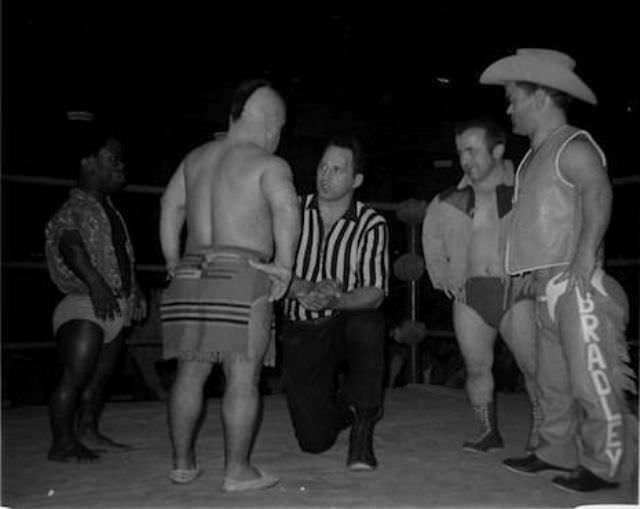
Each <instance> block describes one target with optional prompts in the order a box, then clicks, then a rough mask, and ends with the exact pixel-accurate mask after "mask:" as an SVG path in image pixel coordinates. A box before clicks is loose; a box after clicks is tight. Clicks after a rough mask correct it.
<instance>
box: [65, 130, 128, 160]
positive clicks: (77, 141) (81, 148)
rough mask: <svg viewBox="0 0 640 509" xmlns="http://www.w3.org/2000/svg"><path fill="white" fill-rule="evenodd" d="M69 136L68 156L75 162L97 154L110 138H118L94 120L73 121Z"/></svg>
mask: <svg viewBox="0 0 640 509" xmlns="http://www.w3.org/2000/svg"><path fill="white" fill-rule="evenodd" d="M73 124H74V125H73V126H72V127H71V128H70V136H69V157H70V158H71V159H72V160H73V161H74V162H76V163H80V161H81V160H82V159H84V158H86V157H92V156H97V155H98V153H99V152H100V150H101V149H102V148H103V147H105V146H106V145H107V141H109V140H110V139H119V138H118V137H117V136H116V135H114V133H113V132H111V130H109V129H108V128H106V127H105V126H103V125H100V124H96V123H94V122H80V121H73Z"/></svg>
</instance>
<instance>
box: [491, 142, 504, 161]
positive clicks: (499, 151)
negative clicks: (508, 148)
mask: <svg viewBox="0 0 640 509" xmlns="http://www.w3.org/2000/svg"><path fill="white" fill-rule="evenodd" d="M504 150H505V149H504V144H502V143H498V144H497V145H496V146H495V147H493V150H492V151H491V157H493V158H494V159H502V156H504Z"/></svg>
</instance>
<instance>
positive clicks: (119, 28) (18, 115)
mask: <svg viewBox="0 0 640 509" xmlns="http://www.w3.org/2000/svg"><path fill="white" fill-rule="evenodd" d="M221 4H222V2H184V1H183V2H165V3H161V2H154V3H151V2H131V1H130V2H102V1H86V2H30V1H19V2H18V1H13V2H3V3H2V168H3V170H2V171H3V174H11V175H31V176H46V177H54V178H74V177H75V176H76V171H77V169H76V168H75V167H74V166H72V165H69V164H67V163H66V161H65V160H64V158H63V154H64V151H65V148H66V143H67V140H68V138H67V131H68V127H69V121H68V120H67V118H66V112H67V111H70V110H87V111H91V112H92V113H93V114H94V115H95V118H96V119H97V120H98V121H101V122H103V123H108V124H110V125H111V126H113V128H114V129H115V130H116V131H117V132H119V133H121V135H122V138H123V139H124V141H125V150H126V153H125V157H126V161H125V162H126V164H127V167H126V170H127V172H128V181H129V182H130V183H132V184H146V185H153V186H159V187H162V186H164V185H166V183H167V181H168V179H169V177H170V175H171V174H172V172H173V171H174V169H175V167H176V165H177V163H178V162H179V160H180V159H181V158H182V157H183V156H184V155H185V153H186V152H187V151H188V150H189V149H190V148H192V147H194V146H196V145H198V144H199V143H202V142H203V141H205V140H208V139H210V138H211V136H212V135H213V133H214V132H217V131H223V130H225V129H226V122H227V115H228V105H229V100H230V96H231V92H232V90H233V88H234V87H235V86H236V85H237V83H238V82H239V81H240V80H242V79H246V78H255V77H267V78H269V79H271V80H272V81H273V82H274V83H275V84H276V86H277V87H278V88H279V89H280V90H281V91H282V93H283V95H284V97H285V99H286V100H287V102H288V107H289V110H288V122H287V125H286V126H285V130H284V133H283V139H282V143H281V147H280V149H279V153H280V155H282V156H283V157H285V158H286V159H287V160H288V161H289V162H290V164H291V166H292V168H293V170H294V174H295V179H296V185H297V188H298V189H299V191H300V192H301V193H304V192H310V191H312V189H313V176H314V172H315V165H316V163H317V160H318V158H319V156H320V153H321V150H322V149H323V144H324V142H325V141H326V138H327V137H328V136H329V135H330V134H331V133H333V132H334V131H336V130H349V131H352V132H354V133H356V134H357V135H358V136H359V137H360V138H361V140H362V141H363V143H364V146H365V149H366V152H367V155H368V157H367V162H368V172H367V175H366V181H365V186H364V188H363V190H362V193H361V197H362V198H363V199H365V200H368V201H373V202H391V203H397V202H400V201H403V200H406V199H408V198H417V199H422V200H430V199H431V198H432V197H433V196H434V195H435V194H436V193H437V192H439V191H440V190H442V189H443V188H445V187H447V186H449V185H452V184H453V183H455V182H456V181H457V180H458V179H459V176H460V170H459V168H458V165H457V161H456V160H455V149H454V145H453V135H452V125H453V123H454V122H455V121H456V120H460V119H463V118H465V117H470V116H474V115H478V114H487V113H489V114H493V115H494V116H496V117H497V119H498V120H500V121H502V122H503V123H504V125H505V126H507V127H508V126H509V122H508V119H507V117H506V115H505V109H506V102H505V100H504V92H503V90H502V88H501V87H486V86H480V85H479V84H478V83H477V80H478V77H479V75H480V74H481V72H482V71H483V70H484V68H485V67H486V66H488V65H489V64H490V63H492V62H493V61H494V60H496V59H498V58H500V57H502V56H505V55H507V54H509V53H512V52H513V51H515V49H516V48H519V47H547V48H554V49H558V50H562V51H565V52H567V53H569V54H571V55H572V56H573V57H574V58H575V59H576V60H577V62H578V66H577V72H578V74H579V75H580V76H581V77H582V78H583V79H584V80H585V82H586V83H588V84H589V85H590V86H591V88H592V89H593V90H594V91H595V92H596V94H597V96H598V98H599V105H598V106H597V107H595V108H594V107H591V106H586V105H581V104H577V105H576V107H575V110H574V111H573V112H572V121H573V122H574V123H575V124H577V125H580V126H582V127H585V128H587V129H589V130H590V131H591V132H592V134H593V135H594V136H595V138H596V140H598V142H599V143H600V144H601V146H602V147H603V149H604V151H605V153H606V154H607V157H608V160H609V172H610V175H611V177H612V178H613V179H614V183H617V185H616V186H615V187H614V192H615V205H614V213H613V218H612V224H611V227H610V230H609V233H608V235H607V258H608V260H609V261H613V262H614V265H611V266H610V267H609V271H610V272H611V273H612V274H613V275H614V276H615V277H617V278H618V279H619V280H620V281H621V283H622V284H623V286H624V287H625V289H626V290H627V292H628V294H629V297H630V300H631V310H632V313H631V318H632V320H631V324H630V329H629V334H630V337H631V338H637V337H638V325H637V322H638V282H639V276H638V265H637V260H638V257H639V256H638V254H639V243H640V235H639V233H640V220H639V217H638V216H639V214H638V206H637V203H636V202H637V196H638V177H637V176H638V174H639V173H640V172H639V171H638V165H637V155H636V154H637V151H636V150H635V148H636V146H637V143H638V135H639V134H640V132H639V131H640V130H639V129H638V111H639V108H640V101H639V91H640V80H639V79H638V73H637V67H638V56H637V31H638V26H637V22H636V20H637V18H636V17H635V16H634V15H633V14H632V13H631V7H627V8H626V9H624V8H618V9H612V8H607V7H606V6H599V7H598V8H597V9H595V8H594V9H586V8H582V9H575V10H568V9H567V10H563V9H562V8H559V7H557V6H554V8H551V7H549V6H543V5H538V4H534V3H524V2H523V3H520V4H511V6H510V7H509V8H508V9H500V10H499V9H496V8H494V7H489V6H488V5H489V4H487V5H486V6H482V7H476V8H469V7H467V6H464V5H462V4H456V5H455V6H451V7H449V6H447V5H446V4H445V5H443V6H439V7H434V6H430V5H428V4H424V5H423V6H422V7H421V8H418V7H414V8H406V7H405V6H395V5H392V4H391V5H389V4H385V7H384V8H382V7H371V6H362V7H346V6H341V7H314V6H312V5H304V6H300V5H299V6H298V7H289V8H284V7H281V8H271V9H267V8H261V9H256V8H255V7H253V6H251V5H250V4H241V3H239V2H238V3H237V4H238V5H237V6H235V7H221ZM583 11H584V12H583ZM587 11H589V12H587ZM590 11H594V12H590ZM526 148H527V140H525V139H523V138H517V137H515V136H511V137H510V139H509V144H508V151H507V152H508V156H509V157H510V158H512V159H513V160H514V161H516V162H517V161H518V160H519V159H520V157H521V156H522V154H523V153H524V151H525V150H526ZM443 160H444V161H452V162H453V163H452V167H444V168H443V167H442V165H441V164H438V163H436V161H443ZM634 175H635V183H632V184H627V185H622V184H619V183H620V182H622V181H625V180H629V179H631V180H633V179H634V177H633V176H634ZM66 193H67V189H66V188H64V187H58V188H52V187H45V186H33V185H26V184H18V183H15V182H9V181H8V180H7V179H3V184H2V260H3V262H7V261H35V262H38V261H43V228H44V224H45V223H46V220H47V218H48V217H49V216H50V215H51V214H52V213H53V212H54V211H55V209H56V208H57V207H58V206H59V205H60V204H61V203H62V201H63V200H64V199H65V197H66ZM116 202H117V204H118V206H119V207H120V208H121V209H122V211H123V213H124V214H125V217H126V218H127V219H128V221H129V226H130V230H131V233H132V236H133V241H134V246H135V249H136V252H137V255H138V261H139V262H140V263H142V264H161V263H162V259H161V256H160V250H159V243H158V239H157V233H156V231H157V218H158V195H156V194H133V193H123V194H122V195H121V196H118V197H117V198H116ZM385 215H386V216H387V217H388V219H389V221H390V223H391V231H392V261H393V259H395V258H397V256H399V255H400V254H402V253H403V252H405V251H406V245H407V237H406V235H405V229H404V226H403V225H402V224H401V223H398V222H397V220H396V219H395V216H394V214H393V213H392V212H385ZM629 259H635V260H636V262H635V264H631V265H624V264H623V265H622V266H621V265H620V263H618V264H617V265H615V262H616V260H618V261H619V260H629ZM142 279H143V282H144V283H145V285H146V286H147V288H153V287H154V286H157V285H158V280H157V279H158V276H157V275H153V274H152V273H146V274H143V275H142ZM420 287H421V290H422V294H421V299H422V302H421V312H420V313H421V318H422V319H423V320H425V321H426V322H427V326H428V327H429V328H435V329H443V328H444V329H446V328H448V327H449V326H450V323H449V314H448V307H447V306H448V304H447V303H446V301H444V300H443V299H442V297H441V295H439V294H437V293H434V292H432V291H431V288H430V286H429V283H428V281H427V278H426V277H425V278H423V280H422V281H421V285H420ZM392 289H393V291H392V296H391V298H390V299H389V303H388V306H389V313H390V316H393V319H394V320H395V321H397V320H399V319H401V318H402V315H403V314H406V306H405V305H404V303H405V297H406V295H405V287H404V285H403V284H402V283H401V282H399V281H398V280H395V278H393V280H392ZM2 298H3V305H2V308H3V313H2V314H3V334H2V341H3V342H4V343H7V342H20V341H43V340H51V339H52V338H51V336H50V322H49V320H50V313H51V310H52V309H53V306H54V305H55V303H56V301H57V299H58V298H59V295H58V294H57V292H56V291H55V289H54V288H53V286H52V285H51V283H50V282H49V280H48V277H47V276H46V273H45V272H44V271H41V270H40V271H38V270H25V269H15V268H13V269H6V268H5V267H3V284H2ZM635 348H636V349H637V343H636V346H635Z"/></svg>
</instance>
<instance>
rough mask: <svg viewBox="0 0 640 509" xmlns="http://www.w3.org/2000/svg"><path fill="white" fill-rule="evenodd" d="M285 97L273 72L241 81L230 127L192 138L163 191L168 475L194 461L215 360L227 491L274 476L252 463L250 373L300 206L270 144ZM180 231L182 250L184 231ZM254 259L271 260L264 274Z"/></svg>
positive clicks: (184, 472)
mask: <svg viewBox="0 0 640 509" xmlns="http://www.w3.org/2000/svg"><path fill="white" fill-rule="evenodd" d="M284 123H285V105H284V103H283V101H282V99H281V98H280V96H279V95H278V94H277V93H276V92H275V91H274V89H273V88H272V87H271V86H270V84H269V83H268V82H266V81H262V80H254V81H248V82H244V83H242V84H241V85H240V86H239V87H238V88H237V89H236V91H235V93H234V97H233V99H232V104H231V111H230V117H229V130H228V133H227V135H226V136H225V137H223V138H219V139H216V140H213V141H210V142H208V143H205V144H204V145H202V146H200V147H198V148H196V149H194V150H193V151H192V152H190V153H189V154H188V155H187V156H186V157H185V158H184V160H183V161H182V163H181V164H180V166H179V168H178V170H177V171H176V173H175V174H174V176H173V177H172V179H171V181H170V182H169V185H168V186H167V189H166V191H165V193H164V195H163V197H162V212H161V218H160V239H161V244H162V251H163V254H164V257H165V260H166V267H167V271H168V273H169V275H170V277H171V278H172V281H171V284H170V285H169V287H168V289H167V290H166V292H165V295H164V296H163V302H162V307H161V313H162V320H163V336H164V338H163V339H164V357H165V358H166V359H169V358H177V360H178V370H177V375H176V380H175V383H174V385H173V388H172V390H171V395H170V399H169V427H170V435H171V443H172V447H173V470H171V472H170V474H169V477H170V479H171V480H172V481H173V482H174V483H178V484H184V483H188V482H191V481H193V480H194V479H195V478H196V477H198V476H199V475H200V473H201V470H200V468H199V466H198V462H197V459H196V454H195V449H194V443H195V438H196V429H197V425H198V421H199V420H200V418H201V415H202V404H203V386H204V383H205V381H206V380H207V377H208V376H209V373H210V372H211V368H212V365H213V363H216V362H222V364H223V370H224V374H225V378H226V387H225V392H224V396H223V400H222V422H223V428H224V438H225V478H224V481H223V484H222V490H223V491H226V492H235V491H247V490H256V489H262V488H267V487H270V486H273V485H275V484H276V483H277V482H278V480H279V479H278V478H277V477H276V476H273V475H270V474H268V473H266V472H264V471H262V470H261V469H259V468H257V467H255V466H253V465H252V464H251V463H250V454H251V445H252V442H253V439H254V437H255V432H256V427H257V417H258V410H259V392H258V380H259V375H260V370H261V367H262V365H263V362H265V361H266V360H265V356H266V355H268V354H269V355H272V350H273V343H272V341H271V321H272V302H273V301H274V300H276V299H279V298H281V297H283V296H284V294H285V292H286V291H287V286H288V283H289V281H290V278H291V269H292V266H293V261H294V255H295V248H296V245H297V241H298V237H299V230H300V218H299V206H298V200H297V196H296V192H295V189H294V186H293V181H292V174H291V170H290V168H289V166H288V165H287V163H286V162H285V161H283V160H282V159H280V158H279V157H277V156H275V155H274V152H275V150H276V148H277V146H278V143H279V140H280V132H281V129H282V127H283V125H284ZM185 221H186V226H187V230H188V236H187V241H186V249H185V254H184V255H183V256H182V258H180V253H179V251H180V233H181V230H182V227H183V225H184V223H185ZM250 262H270V263H271V264H272V265H273V268H274V269H277V270H278V271H279V273H280V274H281V275H282V277H280V278H278V279H277V280H275V279H274V280H273V281H272V280H270V279H269V277H268V276H266V275H265V274H264V273H263V272H258V271H257V270H256V269H254V268H253V267H252V266H251V265H250Z"/></svg>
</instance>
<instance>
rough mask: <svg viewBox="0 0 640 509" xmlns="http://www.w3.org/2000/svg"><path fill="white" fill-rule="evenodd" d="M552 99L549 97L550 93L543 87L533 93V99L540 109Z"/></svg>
mask: <svg viewBox="0 0 640 509" xmlns="http://www.w3.org/2000/svg"><path fill="white" fill-rule="evenodd" d="M550 100H551V98H550V97H549V94H547V93H546V92H545V91H544V90H542V89H541V88H538V89H536V91H535V92H534V93H533V101H534V104H535V105H536V107H537V108H538V109H543V108H544V107H545V106H546V105H547V103H548V101H550Z"/></svg>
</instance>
